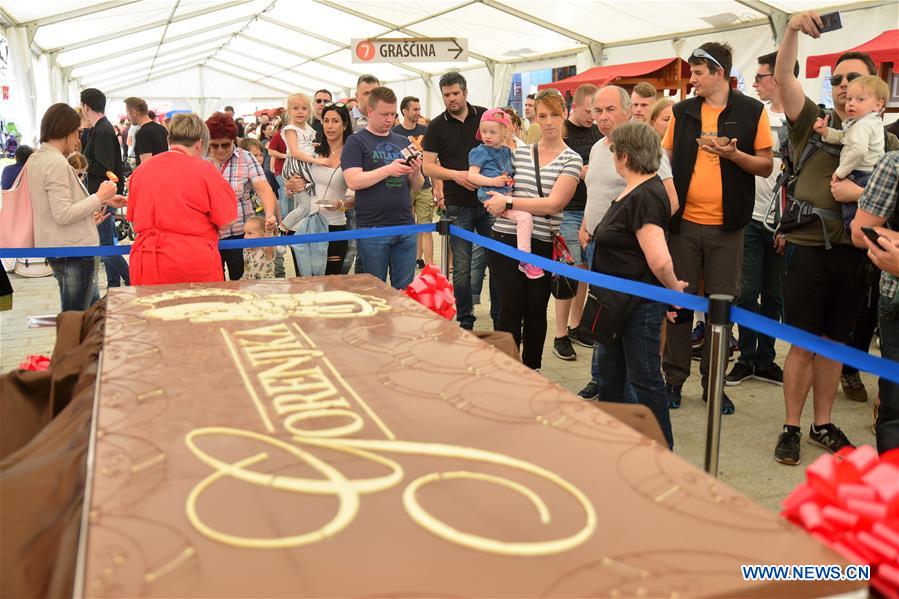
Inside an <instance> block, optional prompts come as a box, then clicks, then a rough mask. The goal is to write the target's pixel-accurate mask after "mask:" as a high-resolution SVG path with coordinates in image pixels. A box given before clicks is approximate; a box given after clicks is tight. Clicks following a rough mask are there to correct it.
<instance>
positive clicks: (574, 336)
mask: <svg viewBox="0 0 899 599" xmlns="http://www.w3.org/2000/svg"><path fill="white" fill-rule="evenodd" d="M568 338H569V339H571V341H572V342H574V343H577V344H578V345H580V346H581V347H590V348H592V347H593V344H592V343H587V342H586V341H584V340H583V339H581V338H580V337H579V336H578V332H577V329H576V328H571V327H568Z"/></svg>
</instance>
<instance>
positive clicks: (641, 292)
mask: <svg viewBox="0 0 899 599" xmlns="http://www.w3.org/2000/svg"><path fill="white" fill-rule="evenodd" d="M450 233H451V234H452V235H456V236H457V237H460V238H462V239H465V240H466V241H470V242H472V243H477V244H478V245H480V246H482V247H485V248H487V249H490V250H493V251H495V252H498V253H500V254H503V255H504V256H508V257H510V258H513V259H515V260H518V261H524V262H529V263H531V264H533V265H535V266H539V267H540V268H542V269H543V270H546V271H549V272H554V273H558V274H560V275H563V276H565V277H568V278H571V279H576V280H578V281H582V282H584V283H588V284H590V285H596V286H597V287H604V288H606V289H611V290H613V291H621V292H623V293H628V294H630V295H636V296H638V297H642V298H644V299H650V300H654V301H657V302H663V303H667V304H671V305H673V306H681V307H684V308H690V309H691V310H696V311H700V312H705V311H707V310H708V303H709V302H708V299H706V298H704V297H699V296H696V295H690V294H686V293H681V292H679V291H672V290H670V289H666V288H664V287H657V286H655V285H647V284H645V283H638V282H636V281H630V280H628V279H620V278H618V277H613V276H609V275H603V274H600V273H596V272H592V271H589V270H584V269H582V268H575V267H574V266H569V265H567V264H561V263H559V262H555V261H554V260H549V259H547V258H542V257H540V256H535V255H533V254H529V253H527V252H522V251H521V250H519V249H518V248H515V247H512V246H509V245H506V244H505V243H500V242H498V241H496V240H493V239H489V238H487V237H483V236H481V235H478V234H476V233H472V232H471V231H466V230H465V229H460V228H459V227H456V226H455V225H452V226H450ZM731 320H732V321H733V322H734V323H736V324H739V325H743V326H745V327H749V328H750V329H752V330H754V331H758V332H760V333H764V334H766V335H769V336H771V337H776V338H777V339H783V340H784V341H787V342H789V343H792V344H794V345H797V346H799V347H802V348H804V349H806V350H808V351H810V352H813V353H816V354H820V355H822V356H824V357H826V358H830V359H831V360H834V361H836V362H841V363H843V364H849V365H850V366H854V367H855V368H858V369H859V370H863V371H865V372H870V373H871V374H875V375H877V376H881V377H883V378H885V379H888V380H891V381H893V382H896V383H899V363H896V362H894V361H892V360H887V359H885V358H878V357H876V356H872V355H870V354H867V353H865V352H862V351H859V350H857V349H855V348H853V347H849V346H848V345H843V344H841V343H837V342H835V341H831V340H829V339H825V338H823V337H818V336H816V335H812V334H811V333H808V332H806V331H803V330H801V329H797V328H796V327H792V326H790V325H787V324H784V323H782V322H777V321H775V320H771V319H770V318H765V317H764V316H760V315H758V314H755V313H754V312H750V311H748V310H743V309H741V308H737V307H733V308H732V309H731Z"/></svg>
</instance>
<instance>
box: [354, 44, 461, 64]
mask: <svg viewBox="0 0 899 599" xmlns="http://www.w3.org/2000/svg"><path fill="white" fill-rule="evenodd" d="M351 51H352V56H353V62H354V63H357V64H358V63H361V64H367V63H372V62H467V61H468V40H467V39H466V38H460V37H441V38H423V37H422V38H370V39H354V40H353V45H352V49H351Z"/></svg>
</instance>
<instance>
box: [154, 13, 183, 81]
mask: <svg viewBox="0 0 899 599" xmlns="http://www.w3.org/2000/svg"><path fill="white" fill-rule="evenodd" d="M179 6H181V0H175V4H174V6H172V12H170V13H169V20H168V21H167V22H166V24H165V27H163V28H162V35H161V36H159V43H158V44H156V53H155V54H153V61H152V62H151V63H150V70H149V71H148V73H152V72H153V68H154V67H155V66H156V59H157V58H158V57H159V49H160V48H161V47H162V42H164V41H165V34H166V33H168V32H169V25H171V24H172V19H173V18H175V12H177V10H178V7H179Z"/></svg>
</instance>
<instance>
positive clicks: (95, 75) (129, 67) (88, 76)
mask: <svg viewBox="0 0 899 599" xmlns="http://www.w3.org/2000/svg"><path fill="white" fill-rule="evenodd" d="M187 49H188V48H185V50H187ZM208 53H209V48H207V49H205V50H202V51H200V52H194V53H193V54H185V55H183V56H173V57H172V58H171V60H166V61H162V62H159V63H157V64H156V66H157V67H158V68H169V66H170V65H173V64H178V63H181V62H184V61H187V60H195V61H201V60H202V59H203V58H204V57H205V56H206V55H207V54H208ZM149 60H150V57H149V56H148V57H147V58H144V59H142V62H136V63H131V64H123V65H119V66H118V67H114V68H111V69H106V70H99V71H91V72H90V73H79V74H78V75H75V76H76V77H77V78H78V79H80V80H81V81H102V80H105V79H107V78H108V77H107V75H120V74H122V72H123V71H125V72H127V71H132V72H134V73H139V72H141V71H143V70H145V69H147V68H149V66H150V64H149V63H148V62H147V61H149ZM148 74H150V73H149V72H148Z"/></svg>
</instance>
